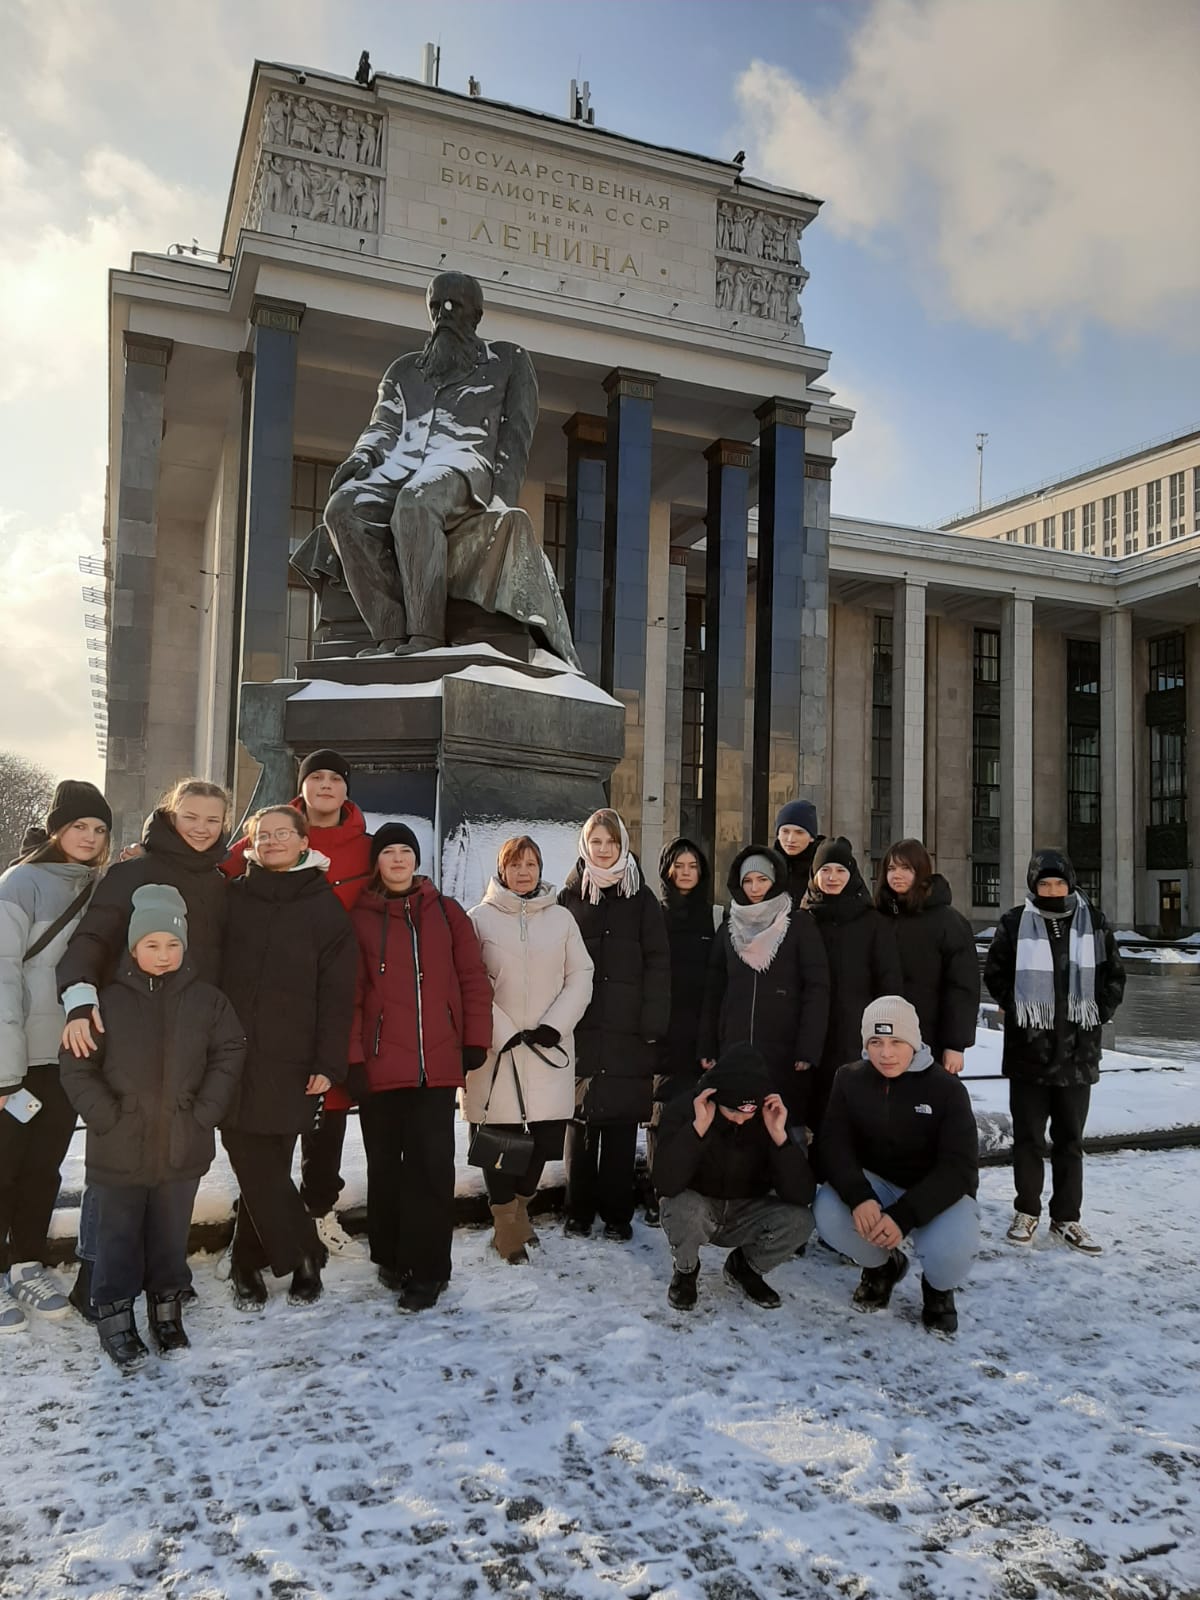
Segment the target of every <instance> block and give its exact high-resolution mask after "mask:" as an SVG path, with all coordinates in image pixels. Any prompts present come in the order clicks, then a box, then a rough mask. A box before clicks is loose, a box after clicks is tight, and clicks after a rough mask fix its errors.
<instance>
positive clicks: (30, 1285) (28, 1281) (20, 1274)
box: [8, 1261, 71, 1322]
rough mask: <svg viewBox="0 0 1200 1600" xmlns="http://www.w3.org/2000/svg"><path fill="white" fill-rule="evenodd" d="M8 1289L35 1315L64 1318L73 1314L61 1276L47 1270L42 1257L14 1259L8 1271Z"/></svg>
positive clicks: (28, 1312)
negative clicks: (25, 1259)
mask: <svg viewBox="0 0 1200 1600" xmlns="http://www.w3.org/2000/svg"><path fill="white" fill-rule="evenodd" d="M8 1292H9V1294H10V1295H12V1297H13V1299H14V1300H15V1301H16V1302H17V1304H18V1305H19V1306H20V1308H21V1310H22V1311H24V1312H26V1313H27V1314H28V1315H29V1316H31V1317H44V1318H45V1319H46V1321H47V1322H61V1321H62V1319H63V1318H64V1317H67V1316H70V1314H71V1302H70V1301H69V1300H68V1299H67V1297H66V1295H65V1294H64V1292H63V1290H62V1288H61V1287H60V1285H59V1283H58V1280H57V1278H55V1277H53V1276H52V1274H51V1273H49V1272H47V1271H46V1268H45V1267H43V1266H42V1264H41V1262H40V1261H17V1262H14V1263H13V1265H12V1267H11V1269H10V1271H9V1274H8Z"/></svg>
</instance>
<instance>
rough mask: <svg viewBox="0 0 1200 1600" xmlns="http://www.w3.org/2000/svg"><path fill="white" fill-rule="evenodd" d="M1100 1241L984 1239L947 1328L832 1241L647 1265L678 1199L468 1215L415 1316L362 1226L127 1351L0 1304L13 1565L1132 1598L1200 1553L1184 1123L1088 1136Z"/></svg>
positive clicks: (427, 1592) (530, 1585)
mask: <svg viewBox="0 0 1200 1600" xmlns="http://www.w3.org/2000/svg"><path fill="white" fill-rule="evenodd" d="M1087 1185H1088V1205H1087V1220H1088V1222H1089V1224H1090V1225H1091V1226H1092V1227H1093V1229H1094V1231H1095V1232H1096V1233H1097V1234H1098V1235H1099V1236H1100V1237H1101V1238H1103V1239H1104V1241H1105V1242H1106V1244H1108V1245H1109V1247H1110V1250H1109V1253H1108V1254H1107V1255H1106V1256H1105V1257H1103V1258H1102V1259H1101V1260H1099V1261H1094V1260H1088V1259H1085V1258H1083V1257H1080V1256H1077V1255H1073V1254H1071V1253H1069V1252H1068V1251H1067V1250H1066V1249H1064V1248H1063V1247H1061V1246H1057V1245H1052V1244H1051V1243H1050V1242H1049V1240H1048V1239H1046V1238H1045V1237H1040V1238H1039V1239H1038V1241H1037V1243H1036V1245H1035V1246H1034V1248H1033V1249H1032V1250H1031V1251H1029V1252H1026V1253H1019V1252H1017V1251H1016V1250H1014V1249H1013V1248H1012V1247H1010V1246H1007V1245H1006V1244H1005V1243H1004V1242H1003V1240H1002V1237H1001V1236H1002V1232H1003V1229H1004V1227H1005V1225H1006V1223H1007V1219H1008V1216H1009V1212H1010V1206H1011V1174H1010V1173H1009V1172H1008V1171H1006V1170H1003V1169H989V1170H986V1171H985V1172H984V1174H983V1178H982V1190H981V1197H982V1201H983V1212H984V1225H985V1247H984V1253H983V1256H982V1258H981V1260H980V1262H979V1263H978V1264H977V1268H976V1272H975V1276H974V1278H973V1280H972V1282H971V1283H970V1285H969V1286H968V1287H967V1288H966V1289H965V1290H964V1291H963V1293H962V1294H961V1296H960V1307H961V1315H962V1331H961V1333H960V1334H959V1337H958V1338H957V1340H954V1341H948V1340H943V1339H941V1338H940V1337H935V1336H931V1335H929V1334H927V1333H925V1332H924V1330H923V1329H922V1328H921V1327H920V1325H919V1323H918V1322H917V1320H916V1315H917V1307H918V1305H919V1295H920V1290H919V1278H918V1275H917V1274H916V1273H915V1272H914V1273H911V1274H910V1275H909V1277H908V1279H907V1280H906V1281H905V1282H904V1283H903V1284H901V1285H900V1287H899V1289H898V1290H897V1292H896V1298H895V1301H894V1303H893V1308H892V1311H891V1312H889V1313H884V1314H879V1315H864V1314H862V1313H858V1312H855V1311H854V1310H853V1309H852V1308H851V1306H850V1304H849V1298H850V1293H851V1290H852V1289H853V1286H854V1283H855V1281H856V1273H855V1272H854V1270H853V1269H850V1268H847V1267H845V1266H843V1265H841V1264H840V1263H839V1262H838V1260H837V1259H836V1258H834V1257H833V1256H831V1255H830V1254H829V1253H828V1252H826V1251H824V1250H815V1251H814V1250H812V1249H810V1251H809V1254H808V1255H807V1256H806V1257H805V1259H803V1260H799V1261H795V1262H791V1263H789V1264H788V1265H787V1266H786V1267H784V1268H781V1269H780V1271H779V1272H778V1273H777V1274H775V1281H776V1282H777V1284H778V1286H779V1287H780V1289H781V1291H782V1292H783V1294H784V1297H785V1303H784V1307H783V1309H782V1310H781V1311H779V1312H777V1313H775V1314H773V1315H772V1314H770V1313H763V1312H760V1311H757V1310H756V1309H754V1308H753V1307H751V1306H749V1305H747V1304H745V1303H744V1302H743V1301H742V1300H741V1299H740V1297H738V1296H737V1295H735V1293H734V1291H732V1290H730V1289H729V1288H728V1287H727V1286H726V1285H724V1283H723V1282H722V1280H721V1277H720V1272H719V1262H720V1255H719V1254H718V1253H715V1252H709V1253H707V1254H706V1257H705V1270H704V1272H703V1273H702V1275H701V1294H702V1301H701V1308H700V1310H699V1311H698V1312H697V1313H695V1314H693V1315H692V1316H690V1317H688V1316H683V1315H680V1314H677V1313H674V1312H672V1311H671V1310H670V1309H669V1308H668V1306H667V1304H666V1301H665V1296H664V1291H665V1286H666V1281H667V1275H668V1257H667V1248H666V1242H665V1240H664V1239H663V1237H662V1235H661V1233H658V1232H654V1231H650V1230H647V1229H645V1228H643V1227H642V1226H641V1224H640V1223H639V1224H637V1225H636V1232H635V1239H634V1242H633V1244H632V1245H625V1246H622V1245H619V1244H611V1243H606V1242H604V1241H602V1240H600V1239H599V1238H596V1239H594V1240H590V1241H584V1242H579V1241H568V1240H565V1239H564V1238H563V1236H562V1233H561V1231H560V1227H559V1225H558V1223H557V1222H552V1223H544V1224H543V1225H542V1231H543V1247H542V1249H541V1250H540V1251H539V1252H537V1260H536V1264H535V1265H533V1266H530V1267H528V1268H522V1269H516V1268H510V1267H507V1266H505V1265H503V1264H502V1263H501V1262H499V1261H498V1260H497V1259H496V1258H495V1257H494V1256H492V1255H490V1253H489V1251H488V1248H487V1234H486V1233H485V1232H483V1231H481V1230H473V1231H464V1230H460V1231H459V1233H458V1235H457V1236H456V1239H455V1247H454V1248H455V1273H456V1276H455V1279H454V1282H453V1284H452V1285H451V1287H450V1289H449V1291H448V1292H447V1295H446V1296H445V1298H444V1301H443V1304H442V1305H441V1306H440V1307H439V1308H438V1309H437V1310H436V1311H435V1312H433V1313H431V1314H429V1315H426V1316H423V1317H419V1318H406V1317H403V1316H401V1315H400V1314H399V1313H398V1312H397V1311H396V1310H395V1308H394V1300H393V1297H392V1296H391V1295H389V1294H387V1293H386V1292H384V1291H383V1290H382V1289H381V1288H380V1287H379V1285H378V1284H377V1283H376V1281H375V1278H374V1275H373V1271H372V1269H371V1267H370V1266H369V1264H368V1263H367V1262H366V1261H365V1260H354V1261H345V1260H343V1261H340V1262H338V1263H337V1264H336V1265H335V1266H333V1267H332V1268H331V1269H330V1270H329V1272H328V1274H327V1283H328V1285H329V1287H328V1290H327V1293H326V1296H325V1298H324V1300H323V1301H322V1302H321V1303H320V1304H319V1305H318V1306H316V1307H314V1308H311V1309H304V1310H302V1309H293V1308H290V1307H288V1306H287V1305H286V1303H285V1302H284V1300H283V1298H282V1294H281V1293H278V1292H277V1293H276V1295H275V1296H274V1297H273V1299H272V1302H271V1304H270V1306H269V1307H268V1309H267V1311H266V1313H265V1314H264V1316H262V1317H261V1318H253V1317H243V1316H239V1315H238V1314H237V1313H236V1312H234V1311H233V1309H232V1308H231V1306H230V1305H229V1303H228V1300H227V1293H228V1291H227V1289H226V1287H225V1285H223V1284H220V1283H218V1282H217V1281H216V1279H215V1277H214V1272H213V1262H212V1261H211V1260H201V1261H199V1262H197V1263H196V1265H197V1288H198V1291H199V1294H200V1301H199V1303H198V1305H196V1306H195V1307H193V1308H192V1309H191V1310H190V1312H189V1316H188V1324H189V1327H190V1329H191V1331H192V1335H193V1338H194V1340H195V1347H194V1349H193V1350H192V1351H191V1353H190V1354H189V1355H187V1356H186V1357H184V1358H183V1359H182V1360H180V1361H178V1362H176V1363H173V1364H166V1363H162V1362H160V1361H158V1360H156V1359H154V1358H151V1360H150V1361H149V1362H148V1363H147V1364H146V1366H145V1367H144V1368H143V1370H141V1371H140V1372H137V1373H133V1374H122V1373H119V1372H117V1371H116V1370H115V1369H114V1368H112V1367H111V1366H110V1365H109V1364H108V1363H107V1362H106V1361H104V1360H103V1358H102V1357H101V1355H100V1354H99V1351H98V1349H97V1347H96V1345H95V1343H94V1336H93V1335H92V1333H91V1331H90V1330H88V1329H86V1328H85V1327H84V1326H83V1324H82V1323H79V1322H77V1321H72V1322H71V1323H69V1324H65V1325H61V1326H58V1327H50V1328H39V1329H37V1330H35V1331H34V1332H32V1333H31V1334H28V1335H24V1336H23V1335H15V1336H12V1337H9V1338H6V1339H4V1341H3V1350H2V1353H0V1359H2V1361H3V1378H4V1388H5V1398H6V1404H5V1419H4V1434H3V1450H2V1452H0V1476H2V1479H3V1482H2V1485H0V1597H4V1600H9V1597H16V1596H20V1597H22V1600H61V1597H63V1596H70V1595H81V1596H83V1595H86V1596H96V1597H117V1596H121V1597H125V1596H134V1595H171V1596H173V1597H178V1600H217V1597H233V1600H258V1597H263V1600H317V1597H320V1600H361V1597H362V1596H366V1595H376V1596H380V1597H387V1600H392V1597H397V1600H400V1597H404V1600H434V1597H436V1600H450V1597H458V1596H463V1597H466V1596H475V1597H477V1600H483V1597H486V1596H488V1595H490V1594H500V1595H508V1594H519V1595H527V1596H530V1597H537V1600H567V1597H570V1600H593V1597H596V1600H599V1597H615V1596H629V1597H640V1600H650V1597H655V1600H752V1597H755V1596H759V1597H762V1600H784V1597H791V1596H797V1597H800V1596H812V1595H827V1594H832V1595H844V1596H851V1597H855V1596H868V1595H869V1596H879V1597H884V1600H894V1597H911V1600H942V1597H944V1600H977V1597H980V1600H981V1597H984V1596H993V1595H996V1596H1004V1597H1011V1600H1025V1597H1028V1600H1037V1597H1041V1596H1055V1595H1069V1596H1071V1597H1073V1600H1093V1597H1094V1600H1100V1597H1104V1600H1133V1597H1141V1600H1144V1597H1150V1596H1153V1597H1157V1600H1164V1597H1178V1600H1184V1597H1185V1596H1193V1597H1194V1596H1196V1594H1197V1593H1198V1592H1200V1589H1198V1585H1200V1532H1198V1531H1197V1530H1198V1527H1200V1414H1198V1411H1197V1405H1196V1394H1197V1388H1198V1384H1200V1344H1198V1342H1197V1340H1196V1329H1197V1315H1198V1313H1200V1242H1198V1239H1197V1234H1196V1231H1195V1227H1194V1222H1193V1218H1194V1215H1195V1211H1196V1201H1197V1198H1198V1197H1200V1152H1197V1151H1192V1150H1181V1151H1175V1152H1170V1153H1163V1152H1159V1153H1148V1152H1147V1153H1123V1154H1120V1155H1113V1156H1105V1157H1098V1158H1093V1159H1091V1160H1089V1163H1088V1168H1087Z"/></svg>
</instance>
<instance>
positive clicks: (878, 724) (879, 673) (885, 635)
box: [871, 617, 892, 869]
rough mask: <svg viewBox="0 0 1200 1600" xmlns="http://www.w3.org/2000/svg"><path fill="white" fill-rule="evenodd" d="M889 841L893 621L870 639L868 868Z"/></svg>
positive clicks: (879, 625) (884, 621)
mask: <svg viewBox="0 0 1200 1600" xmlns="http://www.w3.org/2000/svg"><path fill="white" fill-rule="evenodd" d="M891 842H892V619H891V617H876V618H875V625H874V631H873V633H872V637H871V866H872V868H873V869H874V868H877V867H878V864H879V861H880V859H881V858H882V856H883V853H884V851H885V850H886V849H887V847H888V845H889V844H891Z"/></svg>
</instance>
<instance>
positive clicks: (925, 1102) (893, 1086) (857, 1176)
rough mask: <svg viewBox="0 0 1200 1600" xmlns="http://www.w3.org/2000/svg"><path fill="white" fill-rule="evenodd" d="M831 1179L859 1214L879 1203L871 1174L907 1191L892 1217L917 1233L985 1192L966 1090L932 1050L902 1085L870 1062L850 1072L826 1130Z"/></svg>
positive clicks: (839, 1085) (832, 1103)
mask: <svg viewBox="0 0 1200 1600" xmlns="http://www.w3.org/2000/svg"><path fill="white" fill-rule="evenodd" d="M821 1160H822V1165H823V1170H824V1173H825V1176H826V1179H827V1180H828V1182H829V1183H831V1184H832V1185H833V1187H834V1188H835V1189H836V1190H837V1192H838V1194H839V1195H840V1196H841V1198H842V1199H843V1200H844V1201H845V1203H846V1204H847V1205H848V1206H849V1207H850V1208H851V1210H853V1209H854V1207H855V1206H859V1205H861V1204H862V1203H863V1201H864V1200H873V1199H874V1198H875V1191H874V1189H872V1187H871V1185H870V1182H869V1180H868V1179H867V1176H866V1174H867V1173H868V1172H873V1173H875V1175H876V1176H877V1177H880V1178H886V1179H887V1181H888V1182H889V1183H893V1184H895V1185H896V1187H897V1188H898V1189H903V1190H904V1191H905V1192H904V1194H902V1195H901V1197H900V1199H899V1200H896V1201H894V1202H893V1203H892V1204H891V1205H890V1206H885V1207H884V1210H885V1211H886V1212H887V1214H888V1215H889V1216H890V1217H891V1218H892V1219H893V1221H894V1222H895V1224H896V1226H897V1227H898V1228H899V1229H900V1231H901V1232H902V1233H911V1231H912V1230H913V1228H919V1227H922V1226H923V1225H924V1224H925V1223H927V1222H932V1221H933V1219H934V1217H936V1216H940V1215H941V1213H942V1212H943V1211H945V1210H947V1209H948V1207H950V1206H952V1205H954V1204H955V1202H956V1201H958V1200H961V1199H962V1197H963V1196H964V1195H973V1194H974V1193H975V1192H976V1190H977V1189H978V1188H979V1134H978V1132H977V1130H976V1127H975V1114H974V1112H973V1111H972V1110H971V1097H970V1095H969V1094H968V1093H967V1090H966V1085H965V1084H964V1083H963V1082H962V1080H961V1079H960V1078H955V1077H952V1076H951V1075H950V1073H948V1072H947V1071H946V1070H945V1068H944V1067H938V1066H934V1065H933V1062H932V1058H931V1057H930V1055H929V1052H928V1050H923V1051H921V1053H920V1054H919V1055H918V1056H916V1057H915V1058H914V1060H913V1064H912V1066H910V1067H909V1069H908V1071H907V1072H905V1073H902V1074H901V1076H900V1077H898V1078H885V1077H884V1076H883V1074H882V1073H881V1072H877V1071H876V1069H875V1068H874V1067H873V1066H872V1065H871V1063H870V1062H869V1061H852V1062H849V1063H848V1064H847V1065H846V1066H843V1067H842V1068H841V1070H840V1071H839V1072H838V1074H837V1077H836V1078H835V1079H834V1082H833V1092H832V1094H831V1095H830V1097H829V1106H828V1109H827V1110H826V1112H825V1120H824V1123H823V1124H822V1127H821Z"/></svg>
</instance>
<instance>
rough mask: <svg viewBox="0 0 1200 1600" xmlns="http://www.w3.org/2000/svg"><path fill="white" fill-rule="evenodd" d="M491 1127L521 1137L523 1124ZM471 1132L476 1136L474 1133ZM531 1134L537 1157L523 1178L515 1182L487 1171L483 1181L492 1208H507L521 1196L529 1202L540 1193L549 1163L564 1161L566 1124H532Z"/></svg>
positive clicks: (507, 1177)
mask: <svg viewBox="0 0 1200 1600" xmlns="http://www.w3.org/2000/svg"><path fill="white" fill-rule="evenodd" d="M488 1126H489V1127H494V1128H499V1129H501V1130H503V1131H504V1132H506V1133H518V1132H519V1131H520V1127H521V1124H520V1123H519V1122H512V1123H508V1122H494V1123H489V1124H488ZM471 1131H472V1132H474V1129H472V1130H471ZM529 1131H530V1133H531V1134H532V1135H533V1155H532V1157H531V1159H530V1162H529V1166H528V1167H527V1168H526V1169H525V1171H524V1172H523V1173H522V1174H521V1176H520V1177H519V1178H514V1177H513V1175H512V1173H510V1172H492V1171H491V1170H490V1169H485V1170H484V1174H483V1181H484V1183H485V1185H486V1186H487V1196H488V1202H489V1204H491V1205H494V1206H506V1205H508V1204H509V1202H510V1201H513V1200H515V1199H516V1198H517V1196H518V1195H519V1194H523V1195H524V1196H525V1198H526V1199H530V1198H532V1196H533V1195H535V1194H536V1193H537V1189H538V1184H539V1183H540V1182H541V1177H542V1173H543V1171H544V1170H545V1167H546V1163H547V1161H561V1160H562V1154H563V1138H564V1136H565V1135H566V1131H567V1125H566V1123H565V1122H531V1123H530V1124H529Z"/></svg>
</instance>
